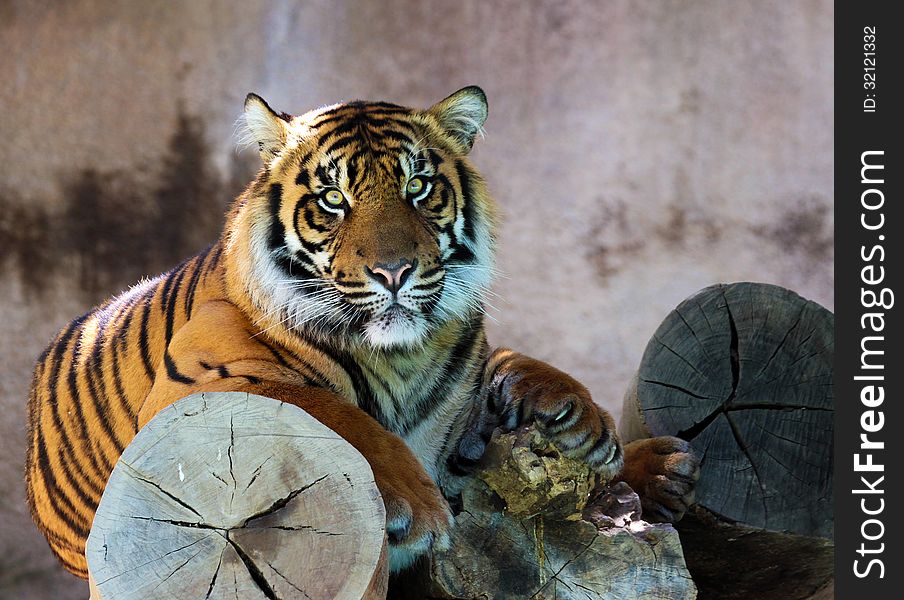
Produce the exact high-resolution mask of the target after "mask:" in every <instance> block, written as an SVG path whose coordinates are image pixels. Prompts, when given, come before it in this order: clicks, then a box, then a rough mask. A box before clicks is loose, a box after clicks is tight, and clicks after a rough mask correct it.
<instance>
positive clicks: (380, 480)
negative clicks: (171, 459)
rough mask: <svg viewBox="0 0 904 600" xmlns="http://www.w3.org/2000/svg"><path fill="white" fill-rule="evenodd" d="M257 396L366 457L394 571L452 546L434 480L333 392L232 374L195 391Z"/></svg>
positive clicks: (389, 435)
mask: <svg viewBox="0 0 904 600" xmlns="http://www.w3.org/2000/svg"><path fill="white" fill-rule="evenodd" d="M205 391H235V392H247V393H250V394H257V395H259V396H265V397H268V398H273V399H276V400H281V401H283V402H286V403H288V404H292V405H295V406H297V407H299V408H301V409H303V410H305V411H306V412H307V413H309V414H310V415H311V416H313V417H314V418H315V419H317V420H318V421H320V422H321V423H323V424H324V425H326V426H327V427H329V428H330V429H332V430H333V431H335V432H336V433H338V434H339V435H340V436H342V437H343V438H344V439H345V440H346V441H348V442H349V443H350V444H351V445H352V446H354V447H355V449H356V450H358V452H360V453H361V454H362V456H364V458H365V459H366V460H367V462H368V463H369V464H370V467H371V469H372V470H373V473H374V480H375V481H376V484H377V487H378V488H379V490H380V494H381V496H382V498H383V503H384V505H385V507H386V532H387V537H388V540H389V566H390V570H391V571H398V570H399V569H403V568H405V567H407V566H408V565H409V564H410V563H411V562H413V560H414V559H416V558H417V557H418V556H420V555H421V554H424V553H425V552H427V551H429V550H431V549H433V548H445V547H448V544H449V539H450V530H451V527H452V523H453V520H452V514H451V511H450V509H449V505H448V503H447V502H446V500H445V499H444V498H443V496H442V494H441V493H440V491H439V489H438V488H437V486H436V484H435V483H434V482H433V480H432V479H431V478H430V476H429V475H428V474H427V472H426V470H425V469H424V467H423V465H421V463H420V461H419V460H418V459H417V457H416V456H415V455H414V453H413V452H412V451H411V450H410V449H409V448H408V446H407V445H405V442H404V441H402V439H401V438H400V437H398V436H397V435H395V434H394V433H391V432H389V431H387V430H386V429H384V428H383V427H382V426H381V425H380V424H379V423H378V422H377V421H376V420H375V419H373V417H371V416H370V415H368V414H367V413H366V412H364V411H363V410H361V409H360V408H358V407H356V406H354V405H352V404H350V403H348V402H346V401H345V400H343V399H342V398H341V397H339V396H338V395H336V394H334V393H333V392H331V391H329V390H325V389H322V388H314V387H304V386H296V385H292V384H288V383H283V382H269V381H253V382H252V381H248V380H247V379H246V378H242V377H234V378H231V380H218V381H216V382H212V383H211V384H209V385H207V386H201V387H199V388H198V389H194V390H192V393H198V392H205Z"/></svg>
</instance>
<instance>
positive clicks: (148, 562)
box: [97, 536, 209, 587]
mask: <svg viewBox="0 0 904 600" xmlns="http://www.w3.org/2000/svg"><path fill="white" fill-rule="evenodd" d="M207 537H209V536H207ZM207 537H202V538H200V539H197V540H195V541H193V542H192V543H190V544H185V545H184V546H180V547H179V548H176V549H175V550H170V551H169V552H166V553H164V554H162V555H160V556H157V557H155V558H152V559H151V560H149V561H147V562H143V563H141V564H140V565H136V566H134V567H132V568H130V569H126V570H125V571H122V572H121V573H117V574H116V575H113V576H112V577H108V578H107V579H104V580H103V581H98V582H97V586H98V587H100V586H102V585H103V584H105V583H107V582H108V581H113V580H114V579H116V578H118V577H122V576H123V575H125V574H126V573H131V572H132V571H136V570H138V569H140V568H142V567H146V566H148V565H150V564H152V563H155V562H157V561H158V560H160V559H162V558H166V557H167V556H169V555H170V554H175V553H176V552H180V551H182V550H185V549H186V548H191V547H192V546H194V545H195V544H198V543H200V542H203V541H204V540H206V539H207ZM195 556H197V554H195ZM192 558H194V556H193V557H192Z"/></svg>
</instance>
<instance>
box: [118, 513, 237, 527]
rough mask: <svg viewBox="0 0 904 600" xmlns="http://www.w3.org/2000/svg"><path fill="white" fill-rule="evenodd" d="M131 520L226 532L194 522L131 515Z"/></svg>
mask: <svg viewBox="0 0 904 600" xmlns="http://www.w3.org/2000/svg"><path fill="white" fill-rule="evenodd" d="M199 516H200V515H199ZM129 518H130V519H138V520H139V521H155V522H157V523H166V524H167V525H175V526H176V527H190V528H192V529H211V530H214V531H225V528H224V527H217V526H216V525H208V524H207V523H193V522H192V521H177V520H175V519H158V518H157V517H143V516H138V515H129Z"/></svg>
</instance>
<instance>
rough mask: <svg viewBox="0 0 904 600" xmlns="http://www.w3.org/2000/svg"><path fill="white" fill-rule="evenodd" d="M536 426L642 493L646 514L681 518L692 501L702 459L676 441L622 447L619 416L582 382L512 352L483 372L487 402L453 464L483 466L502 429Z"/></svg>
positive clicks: (499, 354)
mask: <svg viewBox="0 0 904 600" xmlns="http://www.w3.org/2000/svg"><path fill="white" fill-rule="evenodd" d="M524 424H535V425H536V427H537V429H538V430H539V431H540V432H541V433H543V434H544V435H545V436H546V437H547V439H549V440H550V441H551V442H553V443H554V444H555V445H556V446H557V447H558V448H559V449H560V450H561V451H562V452H563V453H564V454H565V455H566V456H569V457H571V458H576V459H579V460H583V461H585V462H586V463H587V464H588V465H589V466H590V467H591V468H592V469H593V470H594V471H596V472H597V473H599V474H600V475H601V476H602V477H603V478H605V479H607V480H611V481H625V482H627V483H628V485H630V486H631V488H632V489H634V490H635V491H636V492H637V493H638V495H640V496H641V503H642V505H643V508H644V517H645V518H647V519H648V520H654V521H677V520H678V519H680V518H681V517H682V516H683V515H684V512H685V511H686V510H687V507H688V506H689V505H690V503H691V502H693V485H694V482H695V481H696V479H697V477H698V466H699V465H698V461H697V459H696V457H695V456H694V455H693V454H692V453H691V452H690V447H689V446H688V444H687V443H686V442H684V441H683V440H679V439H677V438H669V437H663V438H653V439H649V440H638V441H635V442H632V443H630V444H628V445H627V446H625V447H622V444H621V442H620V441H619V439H618V435H617V433H616V431H615V421H614V419H613V418H612V416H611V415H610V414H609V413H608V412H606V411H605V410H603V409H602V408H600V407H599V406H597V405H596V403H594V402H593V399H592V398H591V396H590V392H588V391H587V388H585V387H584V386H583V385H581V384H580V383H579V382H578V381H576V380H575V379H574V378H572V377H571V376H569V375H568V374H566V373H563V372H562V371H560V370H558V369H556V368H555V367H552V366H550V365H548V364H546V363H544V362H542V361H539V360H536V359H533V358H530V357H528V356H525V355H523V354H519V353H517V352H513V351H511V350H508V349H505V348H499V349H497V350H495V351H494V352H493V353H492V354H491V355H490V357H489V358H488V359H487V363H486V367H485V368H484V374H483V383H482V386H481V390H480V400H479V403H478V406H477V407H475V413H474V415H472V419H471V423H470V426H469V429H468V431H467V433H466V434H465V435H464V436H463V437H462V439H461V441H460V443H459V445H458V449H457V453H456V454H455V455H453V457H452V459H451V460H450V463H451V464H452V465H453V466H454V467H456V468H457V470H459V471H466V470H468V469H469V468H472V467H473V466H474V465H476V463H477V461H478V460H479V459H480V457H481V456H482V455H483V452H484V450H485V448H486V444H487V443H488V442H489V439H490V435H491V434H492V432H493V430H494V429H495V428H496V427H501V428H502V429H503V430H505V431H511V430H512V429H515V428H516V427H519V426H521V425H524Z"/></svg>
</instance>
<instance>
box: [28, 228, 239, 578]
mask: <svg viewBox="0 0 904 600" xmlns="http://www.w3.org/2000/svg"><path fill="white" fill-rule="evenodd" d="M220 258H221V246H220V245H219V244H217V245H215V246H213V247H211V248H209V249H207V250H206V251H204V252H202V253H201V254H199V255H197V256H195V257H193V258H191V259H189V260H187V261H185V262H184V263H183V264H182V265H180V266H179V267H176V268H175V269H173V270H172V271H169V272H167V273H165V274H163V275H161V276H159V277H157V278H155V279H151V280H148V281H145V282H143V283H141V284H138V285H136V286H135V287H133V288H132V289H130V290H129V291H127V292H125V293H124V294H122V295H121V296H118V297H115V298H113V299H111V300H109V301H108V302H106V303H105V304H103V305H101V306H99V307H98V308H96V309H94V310H92V311H91V312H89V313H87V314H85V315H84V316H82V317H79V318H78V319H76V320H74V321H72V322H71V323H70V324H69V325H68V326H67V327H66V328H65V329H63V330H62V331H61V332H60V333H59V334H58V335H57V337H56V338H55V339H54V340H53V342H51V344H50V346H49V347H48V348H47V349H46V350H45V351H44V353H43V354H42V355H41V357H40V359H39V360H38V364H37V366H36V367H35V372H34V378H33V381H32V387H31V393H30V397H29V410H28V416H29V431H28V451H27V453H28V455H27V458H26V487H27V499H28V503H29V506H30V508H31V511H32V515H33V517H34V520H35V523H36V524H37V525H38V527H39V529H40V530H41V531H42V532H43V533H44V535H45V536H46V537H47V539H48V542H49V543H50V546H51V548H52V550H53V551H54V553H55V554H56V555H57V556H58V557H59V558H60V560H61V561H62V562H63V564H64V566H65V567H66V568H67V569H68V570H69V571H70V572H72V573H74V574H75V575H78V576H80V577H85V578H86V577H87V575H88V573H87V567H86V563H85V557H84V545H85V539H86V538H87V536H88V533H89V531H90V529H91V523H92V520H93V518H94V511H95V509H96V508H97V505H98V503H99V502H100V498H101V495H102V494H103V490H104V486H105V484H106V482H107V479H108V477H109V476H110V473H111V472H112V470H113V466H114V465H115V464H116V461H117V460H118V459H119V456H120V455H121V454H122V452H123V450H124V449H125V447H126V446H127V445H128V443H129V442H130V441H131V440H132V438H133V437H134V436H135V434H136V433H137V431H138V414H139V411H140V410H141V406H142V403H143V402H144V400H145V399H146V397H147V395H148V393H149V392H150V390H151V387H152V386H153V383H154V380H155V379H156V375H157V371H158V370H159V369H160V368H164V369H165V368H166V366H167V364H169V360H170V359H169V358H168V357H167V350H166V348H167V345H168V344H169V342H170V340H171V339H172V337H173V334H174V332H175V331H177V330H178V328H179V327H181V326H182V325H183V324H184V323H185V322H186V321H187V320H188V319H189V318H190V317H191V314H192V310H193V309H194V308H195V306H196V304H198V303H201V302H204V301H205V300H207V299H208V298H211V297H215V296H216V295H217V294H218V293H221V291H220V288H221V285H222V284H221V283H220V279H221V276H222V274H221V273H220V272H219V266H220Z"/></svg>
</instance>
